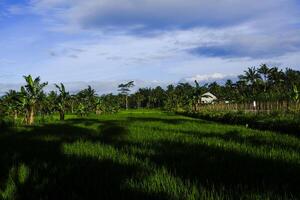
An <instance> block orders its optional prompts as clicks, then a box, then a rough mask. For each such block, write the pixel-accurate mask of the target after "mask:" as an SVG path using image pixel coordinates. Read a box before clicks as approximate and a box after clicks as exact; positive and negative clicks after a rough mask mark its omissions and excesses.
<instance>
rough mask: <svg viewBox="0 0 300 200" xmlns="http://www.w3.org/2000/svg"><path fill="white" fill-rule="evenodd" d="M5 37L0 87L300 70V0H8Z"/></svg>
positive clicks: (4, 1)
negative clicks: (27, 79) (37, 80)
mask: <svg viewBox="0 0 300 200" xmlns="http://www.w3.org/2000/svg"><path fill="white" fill-rule="evenodd" d="M0 46H1V48H0V92H1V89H2V90H4V89H7V88H8V87H11V86H12V85H14V84H15V85H16V84H19V83H21V82H22V81H23V80H22V75H24V74H33V75H36V76H41V77H42V79H43V80H47V81H49V82H51V83H54V82H61V81H63V82H65V83H69V85H70V87H72V88H75V87H80V86H83V85H86V84H87V83H94V84H95V87H99V88H100V87H101V88H102V90H103V91H104V89H103V88H104V87H106V88H111V89H112V90H113V87H112V85H113V86H114V87H115V86H116V83H118V82H121V81H125V80H131V79H132V80H136V81H137V82H139V83H140V85H141V86H148V85H149V86H151V85H157V84H166V83H176V82H178V81H180V80H188V81H191V80H194V79H197V80H200V81H213V80H221V79H226V78H230V77H233V76H235V75H237V74H240V73H242V72H243V70H245V69H246V68H247V67H251V66H259V65H260V64H261V63H268V64H270V65H272V66H279V67H282V68H285V67H291V68H294V69H298V70H300V65H299V63H300V62H299V61H300V2H299V1H298V0H264V1H261V0H163V1H161V0H87V1H82V0H0ZM71 83H73V85H72V84H71ZM75 83H76V84H75ZM97 84H98V85H97ZM109 90H110V89H106V90H105V92H107V91H109Z"/></svg>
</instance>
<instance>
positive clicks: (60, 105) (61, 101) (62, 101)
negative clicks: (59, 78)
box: [55, 83, 70, 120]
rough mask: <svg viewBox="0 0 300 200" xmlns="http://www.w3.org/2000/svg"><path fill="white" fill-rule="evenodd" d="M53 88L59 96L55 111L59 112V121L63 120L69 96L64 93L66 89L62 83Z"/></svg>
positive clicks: (67, 93)
mask: <svg viewBox="0 0 300 200" xmlns="http://www.w3.org/2000/svg"><path fill="white" fill-rule="evenodd" d="M55 87H56V88H57V89H58V91H59V95H58V97H57V100H56V102H57V109H58V111H59V117H60V120H64V119H65V112H66V107H67V101H68V99H69V97H70V94H69V92H67V91H66V88H65V86H64V84H63V83H60V85H57V84H55Z"/></svg>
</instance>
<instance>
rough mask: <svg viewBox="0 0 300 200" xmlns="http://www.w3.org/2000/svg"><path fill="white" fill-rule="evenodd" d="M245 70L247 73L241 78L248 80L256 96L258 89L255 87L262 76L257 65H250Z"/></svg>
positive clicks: (253, 94)
mask: <svg viewBox="0 0 300 200" xmlns="http://www.w3.org/2000/svg"><path fill="white" fill-rule="evenodd" d="M244 72H245V75H241V76H239V78H240V79H241V80H244V81H246V83H247V84H249V85H250V87H251V89H252V96H253V97H254V96H255V91H256V90H255V89H256V87H257V83H258V82H259V81H260V80H261V76H260V74H259V73H258V72H257V70H256V68H255V67H249V68H248V70H247V71H244Z"/></svg>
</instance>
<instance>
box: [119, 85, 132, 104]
mask: <svg viewBox="0 0 300 200" xmlns="http://www.w3.org/2000/svg"><path fill="white" fill-rule="evenodd" d="M118 87H119V90H118V91H120V92H121V94H122V95H124V96H125V107H126V110H127V109H128V94H129V92H130V88H132V87H134V81H129V82H128V83H125V84H120V85H119V86H118Z"/></svg>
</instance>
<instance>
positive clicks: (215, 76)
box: [182, 73, 235, 82]
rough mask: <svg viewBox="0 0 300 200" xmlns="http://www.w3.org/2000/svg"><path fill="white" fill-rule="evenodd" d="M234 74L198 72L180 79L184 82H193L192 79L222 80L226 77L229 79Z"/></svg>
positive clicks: (201, 80) (200, 80) (205, 80)
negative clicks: (201, 73)
mask: <svg viewBox="0 0 300 200" xmlns="http://www.w3.org/2000/svg"><path fill="white" fill-rule="evenodd" d="M234 76H235V75H226V74H221V73H214V74H203V75H200V74H198V75H196V76H193V77H188V78H184V79H183V80H182V81H185V82H193V81H198V82H212V81H219V80H224V79H226V78H228V79H230V78H232V77H234Z"/></svg>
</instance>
